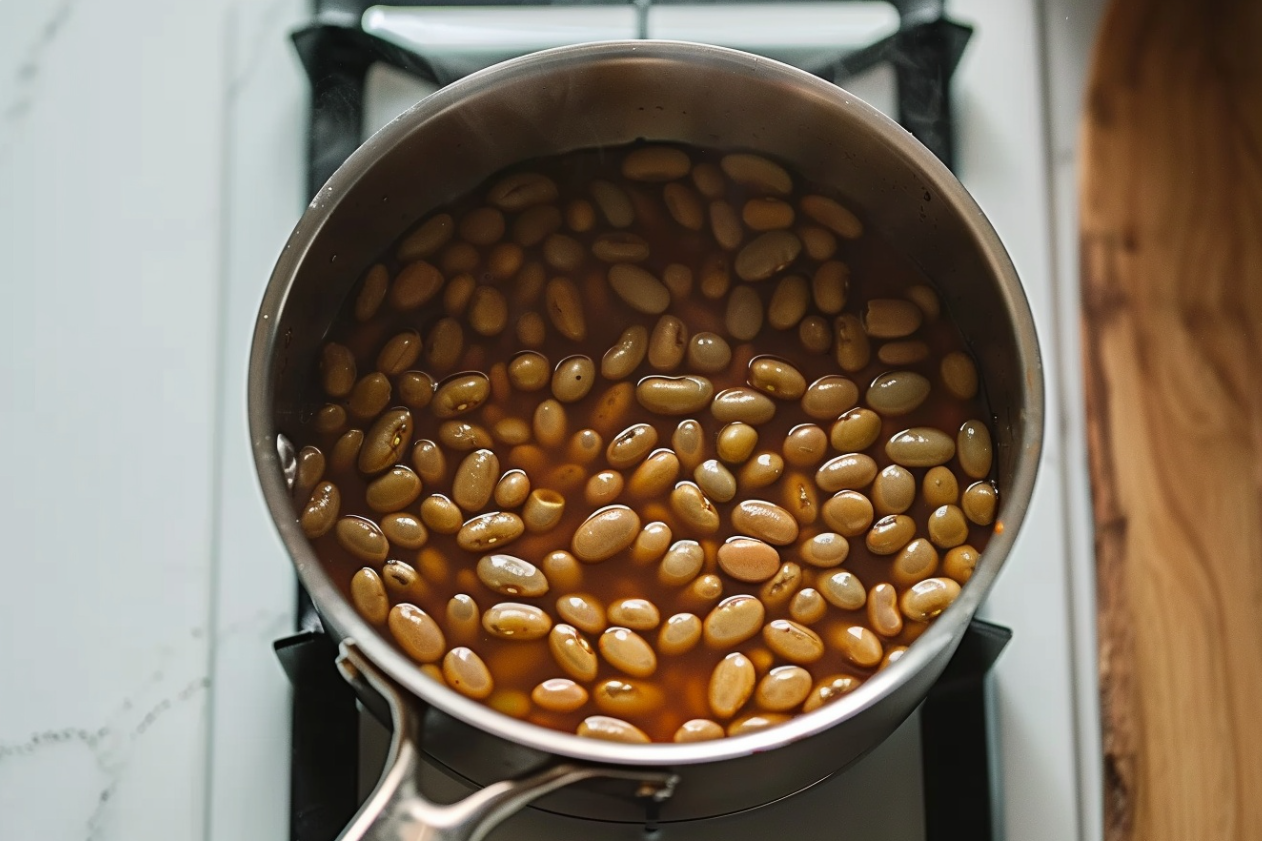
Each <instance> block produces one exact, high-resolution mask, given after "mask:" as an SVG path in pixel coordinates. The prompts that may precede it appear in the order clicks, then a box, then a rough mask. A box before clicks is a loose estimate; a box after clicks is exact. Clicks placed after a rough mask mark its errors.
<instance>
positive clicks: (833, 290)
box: [811, 260, 850, 315]
mask: <svg viewBox="0 0 1262 841" xmlns="http://www.w3.org/2000/svg"><path fill="white" fill-rule="evenodd" d="M849 292H850V267H849V266H847V265H846V264H845V263H843V262H841V261H840V260H828V261H827V262H824V263H821V264H820V266H819V268H817V269H816V270H815V274H814V275H813V276H812V277H811V294H812V297H813V298H814V299H815V306H816V307H817V308H818V309H819V311H820V312H822V313H824V314H825V315H836V314H837V313H839V312H841V311H842V309H843V308H844V307H845V306H846V299H847V296H848V295H849Z"/></svg>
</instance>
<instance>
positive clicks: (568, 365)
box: [552, 355, 596, 403]
mask: <svg viewBox="0 0 1262 841" xmlns="http://www.w3.org/2000/svg"><path fill="white" fill-rule="evenodd" d="M595 384H596V366H595V365H594V364H593V363H592V360H591V358H590V357H587V356H582V355H578V356H567V357H566V358H565V359H562V360H561V361H560V362H558V363H557V367H556V371H555V372H554V373H553V374H552V394H553V396H555V397H556V399H557V400H560V401H561V402H562V403H576V402H578V401H579V400H582V399H583V398H584V397H586V396H587V394H588V392H590V391H591V390H592V386H593V385H595Z"/></svg>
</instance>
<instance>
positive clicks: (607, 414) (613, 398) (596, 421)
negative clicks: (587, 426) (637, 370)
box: [590, 383, 635, 435]
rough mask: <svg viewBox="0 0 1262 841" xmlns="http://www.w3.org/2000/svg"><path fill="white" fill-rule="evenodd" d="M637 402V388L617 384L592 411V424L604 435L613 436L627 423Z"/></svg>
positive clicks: (626, 384)
mask: <svg viewBox="0 0 1262 841" xmlns="http://www.w3.org/2000/svg"><path fill="white" fill-rule="evenodd" d="M634 401H635V386H633V385H631V383H617V384H615V385H612V386H610V387H609V388H608V389H606V390H605V393H604V394H602V395H601V396H600V398H599V399H598V400H597V402H596V408H595V409H593V410H592V413H591V417H590V423H591V425H592V426H593V427H594V428H595V429H596V431H597V432H599V433H600V434H602V435H612V434H613V433H614V432H615V431H616V430H618V429H619V428H621V427H622V426H623V425H624V424H625V423H626V421H627V415H628V414H629V412H630V411H631V404H632V403H633V402H634Z"/></svg>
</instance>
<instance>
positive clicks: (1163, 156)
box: [1080, 0, 1262, 841]
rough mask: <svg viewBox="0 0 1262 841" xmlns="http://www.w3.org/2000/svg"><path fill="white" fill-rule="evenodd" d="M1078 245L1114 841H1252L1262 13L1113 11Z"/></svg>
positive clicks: (1259, 807) (1226, 7) (1261, 414)
mask: <svg viewBox="0 0 1262 841" xmlns="http://www.w3.org/2000/svg"><path fill="white" fill-rule="evenodd" d="M1082 150H1083V167H1082V182H1081V196H1080V198H1081V208H1080V210H1081V216H1080V218H1081V226H1082V230H1081V237H1082V261H1083V265H1082V284H1083V336H1084V347H1083V350H1084V354H1085V364H1086V383H1087V410H1088V437H1089V444H1090V453H1091V478H1092V487H1093V493H1094V514H1095V525H1096V552H1097V573H1098V587H1099V631H1100V676H1101V693H1102V701H1103V716H1104V722H1103V723H1104V750H1105V780H1106V791H1105V798H1106V799H1105V821H1106V825H1105V829H1106V838H1107V839H1109V841H1123V839H1125V840H1126V841H1131V839H1135V841H1166V840H1167V839H1169V841H1192V839H1196V840H1197V841H1201V839H1215V841H1217V840H1218V839H1225V840H1227V841H1246V839H1249V841H1256V839H1262V2H1258V0H1236V1H1235V2H1228V0H1158V1H1157V2H1153V0H1113V2H1112V5H1111V8H1110V9H1109V11H1108V13H1107V15H1106V17H1105V20H1104V23H1103V26H1102V29H1101V33H1100V40H1099V42H1098V44H1097V48H1096V54H1095V61H1094V68H1093V74H1092V78H1091V81H1090V83H1089V87H1088V96H1087V101H1086V114H1085V122H1084V125H1083V144H1082Z"/></svg>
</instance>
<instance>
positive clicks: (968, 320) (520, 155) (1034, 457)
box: [249, 41, 1043, 839]
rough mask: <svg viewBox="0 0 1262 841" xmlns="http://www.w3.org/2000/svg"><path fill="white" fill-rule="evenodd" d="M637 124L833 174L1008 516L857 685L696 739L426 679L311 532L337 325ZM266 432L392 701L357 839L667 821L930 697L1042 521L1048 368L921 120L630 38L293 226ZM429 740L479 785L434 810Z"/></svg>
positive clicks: (260, 342)
mask: <svg viewBox="0 0 1262 841" xmlns="http://www.w3.org/2000/svg"><path fill="white" fill-rule="evenodd" d="M640 138H645V139H649V140H669V141H678V142H682V143H686V144H691V145H694V146H698V147H704V148H718V149H745V150H752V151H758V152H763V153H766V154H769V155H771V156H773V157H775V158H777V159H779V160H781V161H784V162H785V163H787V164H788V165H789V166H790V167H791V168H793V169H794V170H796V171H797V172H799V173H800V174H802V175H803V176H805V177H806V178H808V179H810V180H812V181H817V182H823V183H825V184H830V185H834V186H835V187H836V188H837V189H838V190H839V191H840V193H841V194H842V195H843V196H844V197H845V198H846V199H847V200H849V202H850V204H851V206H853V207H854V208H855V209H856V210H857V211H858V212H859V213H860V215H861V216H863V217H864V219H865V221H866V223H867V224H868V225H869V226H871V227H872V228H875V229H877V230H879V231H881V232H882V233H883V234H884V235H885V236H887V237H888V238H889V239H890V240H891V241H892V242H893V243H894V244H895V245H896V246H897V247H898V248H900V249H901V250H902V251H903V252H904V253H905V254H906V255H908V256H909V257H910V258H911V259H912V260H913V261H914V262H915V263H916V264H917V265H918V266H919V267H920V268H921V269H922V270H923V271H924V272H925V274H926V275H927V276H928V277H929V278H931V279H932V281H933V282H934V283H935V284H936V286H937V289H938V291H939V293H940V295H941V298H942V302H943V305H944V307H945V308H946V309H947V310H949V312H950V314H951V316H952V318H953V319H954V320H955V322H956V323H957V325H958V326H959V329H960V330H961V332H962V333H963V334H964V336H965V339H966V341H967V343H968V344H969V346H970V349H971V350H972V352H973V354H974V356H975V358H976V360H977V362H978V365H979V368H980V371H981V374H982V379H983V382H984V385H985V391H986V397H987V399H988V401H989V405H990V409H991V411H992V413H993V418H992V429H993V437H994V448H995V465H996V469H997V476H996V479H997V484H998V487H999V489H1000V493H1001V497H1000V499H1001V502H1002V504H1001V507H1000V518H999V520H998V522H997V526H996V530H995V534H994V536H993V538H992V539H991V540H990V543H989V544H988V545H987V547H986V549H985V551H984V552H983V553H982V557H981V560H980V562H979V564H978V566H977V569H976V571H975V572H974V574H973V577H972V579H971V580H970V581H969V583H968V584H967V586H965V587H964V589H963V592H962V593H961V595H960V596H959V598H958V599H957V600H956V601H955V603H954V604H952V605H951V606H950V608H948V609H947V610H946V611H945V612H944V613H943V614H942V615H941V616H940V617H938V619H937V620H936V621H935V622H934V623H933V624H932V625H931V626H930V627H929V629H928V630H927V631H926V632H925V633H924V634H923V635H922V636H921V637H920V638H919V639H918V640H917V641H916V642H915V643H914V644H913V645H912V646H911V647H910V648H909V650H908V651H907V652H906V654H905V655H904V656H903V657H902V658H901V659H899V660H898V661H896V662H895V663H894V664H892V665H891V666H889V667H888V668H886V669H884V670H882V671H880V672H879V673H877V674H876V675H874V676H873V677H871V678H870V679H868V680H867V681H866V682H864V683H863V684H862V685H861V686H860V687H859V688H858V689H856V690H855V691H853V692H852V693H850V694H848V695H846V696H844V697H842V698H841V699H839V700H837V701H835V702H833V703H831V704H827V705H825V706H823V707H821V708H820V709H818V710H816V711H814V712H811V713H808V714H805V715H800V716H798V717H796V718H794V719H792V720H790V721H789V722H787V723H785V724H782V725H780V726H778V727H774V728H771V729H768V730H763V731H760V732H755V733H752V734H748V735H744V736H740V737H737V738H729V739H720V740H717V741H712V742H701V743H693V744H622V743H614V742H604V741H596V740H591V739H583V738H580V737H578V736H575V735H572V734H569V733H562V732H558V731H555V730H550V729H545V728H543V727H539V726H536V725H533V724H529V723H527V722H523V721H518V720H515V719H513V718H510V717H508V716H505V715H501V714H500V713H497V712H495V711H494V710H492V709H490V708H489V707H486V706H484V705H482V704H480V703H477V702H475V701H472V700H470V699H468V698H465V697H463V696H461V695H459V694H457V693H455V692H453V691H451V690H449V689H447V688H446V687H445V686H442V685H441V684H439V683H438V682H436V681H434V680H431V679H430V678H428V677H427V676H425V675H424V674H423V673H422V672H421V671H420V669H419V667H418V666H417V664H416V663H414V662H413V661H411V660H410V659H408V658H407V657H406V656H405V655H404V654H403V653H402V652H400V651H399V650H398V649H396V648H395V647H394V646H392V645H391V644H390V642H389V641H388V640H386V639H385V638H383V637H382V636H381V635H379V634H378V632H377V631H376V630H374V629H373V628H372V627H370V626H369V625H368V624H367V623H366V622H364V621H363V620H362V619H360V617H359V616H358V615H357V613H356V612H355V610H354V608H353V607H352V606H351V605H350V604H349V602H348V601H347V600H346V599H344V598H343V596H342V595H341V593H340V592H339V590H338V589H337V587H336V586H335V585H334V583H333V581H332V580H330V578H329V577H328V575H327V574H326V572H325V570H324V568H323V566H322V565H321V564H320V562H319V560H318V559H317V558H316V556H315V554H314V553H313V551H312V549H311V546H310V545H309V543H308V541H307V539H306V537H304V535H303V533H302V531H301V529H300V528H299V525H298V521H297V519H296V515H295V511H294V506H293V503H292V501H291V499H290V493H289V482H291V481H292V477H293V472H294V469H295V466H294V455H293V449H292V447H291V446H290V445H289V443H288V441H286V440H285V439H284V437H283V436H282V435H280V434H279V432H278V430H280V429H283V428H286V427H287V426H291V425H292V424H291V423H290V421H291V420H292V419H293V418H295V417H296V416H297V415H298V414H299V413H301V412H302V411H303V405H302V400H303V395H304V393H305V392H306V389H307V387H308V384H309V382H310V378H311V377H312V376H313V373H314V371H315V369H316V358H317V353H318V351H319V348H320V345H321V342H322V339H323V337H324V334H325V332H326V330H327V329H328V327H329V325H330V324H331V323H332V321H333V319H334V316H335V314H336V313H337V311H338V309H339V307H340V306H341V305H342V303H343V300H344V299H345V298H346V296H347V294H348V292H349V291H350V289H351V287H352V286H353V284H354V283H355V282H356V280H357V279H358V278H359V277H360V276H361V274H362V272H363V271H364V269H366V267H367V266H369V265H371V263H372V262H373V261H374V258H375V257H376V256H377V255H378V254H379V253H380V252H381V251H382V250H383V249H384V248H385V247H386V246H387V245H388V244H390V243H391V242H393V241H394V240H395V239H396V238H397V237H398V236H399V235H400V234H401V233H402V232H403V231H404V230H405V229H407V228H408V227H410V226H411V225H412V224H414V223H415V222H416V220H418V219H419V218H421V217H422V216H423V215H424V214H425V213H426V212H427V211H429V210H430V209H432V208H434V207H435V206H437V205H440V204H443V203H445V202H448V201H450V200H452V199H454V198H456V197H457V196H459V195H460V194H462V193H464V192H466V191H468V190H470V189H472V188H473V187H475V186H476V185H477V184H478V183H480V182H481V181H482V180H483V179H484V178H486V177H487V176H488V175H489V174H491V173H493V172H495V171H497V170H499V169H501V168H503V167H505V166H507V165H509V164H513V163H516V162H518V161H521V160H524V159H528V158H534V157H539V156H545V155H553V154H557V153H560V152H564V151H567V150H572V149H579V148H588V147H597V146H617V145H621V144H625V143H630V142H632V141H635V140H637V139H640ZM249 418H250V432H251V436H252V440H253V449H254V457H255V462H256V466H257V469H258V475H259V480H260V482H261V484H262V488H263V494H264V497H265V498H266V500H267V504H268V507H269V508H270V510H271V514H272V517H273V519H274V520H275V522H276V527H277V529H278V530H279V531H280V534H281V536H282V538H283V539H284V542H285V545H286V547H287V548H288V550H289V553H290V556H291V557H292V559H293V562H294V566H295V567H296V568H297V572H298V577H299V579H300V580H301V582H302V584H303V586H305V587H306V589H307V591H308V592H309V593H310V595H311V598H312V600H313V602H314V603H315V605H316V607H317V609H318V610H319V612H320V615H321V616H322V617H323V619H324V622H325V627H326V628H327V630H328V631H329V632H330V633H331V634H332V635H334V637H335V638H336V639H338V640H340V641H341V651H342V655H341V659H340V661H339V663H340V666H341V668H342V670H343V673H344V674H345V675H346V676H347V678H348V679H349V680H350V681H351V682H352V684H353V685H354V686H355V687H356V689H357V690H358V691H359V692H360V693H361V697H363V698H365V699H366V700H367V701H368V702H369V703H370V704H373V703H376V704H381V702H384V705H383V706H384V707H386V708H388V709H389V714H390V715H391V717H392V719H393V727H394V740H393V744H392V749H391V757H390V761H389V762H388V763H387V768H386V771H385V773H384V775H383V777H382V780H381V782H380V784H379V786H378V789H377V790H376V792H375V793H374V794H373V795H372V797H371V798H370V799H369V800H368V802H367V803H366V804H365V805H364V807H363V809H362V810H361V811H360V813H359V814H358V815H357V816H356V818H355V820H354V822H353V823H352V824H351V826H350V827H349V828H348V829H347V831H346V833H345V835H344V836H343V837H344V838H381V839H404V838H408V839H415V838H443V839H457V838H459V839H464V838H480V837H482V836H483V835H484V834H485V833H486V832H487V831H489V829H490V828H491V827H492V826H494V824H495V823H497V822H498V821H499V820H501V819H502V818H503V817H504V816H505V815H506V814H508V813H509V812H511V811H512V810H513V809H516V808H518V807H520V806H521V805H522V804H524V803H526V802H528V801H530V800H533V799H535V798H538V797H542V798H543V799H542V800H540V801H539V804H538V805H539V806H540V807H541V808H548V809H552V810H555V811H558V812H562V813H565V814H570V815H576V816H582V817H590V818H598V819H601V820H616V821H644V820H645V816H646V810H647V813H648V814H650V815H651V816H654V817H655V819H656V820H659V821H661V822H669V821H675V820H686V819H693V818H700V817H707V816H713V815H719V814H726V813H730V812H733V811H737V810H741V809H747V808H751V807H754V806H758V805H761V804H764V803H767V802H770V801H772V800H775V799H777V798H780V797H783V796H786V795H788V794H791V793H793V792H796V791H799V790H801V789H802V788H804V787H806V786H808V785H810V784H812V783H815V782H817V781H819V780H821V779H823V778H825V777H827V776H828V775H829V774H831V773H833V772H835V771H837V770H838V769H840V768H842V767H844V766H845V765H846V764H848V763H850V762H852V761H854V760H855V759H857V758H858V757H859V756H861V755H862V754H863V753H864V752H866V751H867V750H868V749H870V748H872V747H873V746H875V745H876V744H877V743H879V742H880V741H881V740H882V739H883V738H885V736H887V735H888V734H889V733H891V732H892V731H893V730H894V729H895V728H896V727H897V726H898V725H899V723H901V722H902V721H903V720H904V719H905V718H906V717H907V716H908V715H909V714H910V713H911V712H912V711H913V710H914V709H915V707H916V705H917V704H918V703H919V702H920V701H921V700H922V699H923V698H924V696H925V695H926V693H927V692H928V690H929V688H930V686H931V685H932V684H933V682H934V681H935V679H936V678H937V677H938V675H939V674H940V673H941V671H942V669H943V668H944V667H945V665H946V663H947V661H948V659H949V658H950V657H951V654H952V653H953V652H954V650H955V648H956V646H957V644H958V643H959V641H960V639H961V636H962V634H963V632H964V630H965V628H966V626H967V624H968V622H969V620H970V618H971V617H972V616H973V613H974V612H975V611H976V609H977V607H978V605H979V604H980V603H981V601H982V599H983V598H984V597H985V596H986V593H987V592H988V591H989V589H990V587H991V584H992V582H993V581H994V579H995V576H996V574H997V573H998V572H999V568H1000V567H1001V566H1002V564H1003V562H1004V560H1005V558H1006V557H1007V555H1008V552H1009V550H1010V549H1011V547H1012V543H1013V540H1014V539H1015V538H1016V535H1017V531H1018V528H1019V526H1020V524H1021V521H1022V519H1023V518H1024V515H1025V511H1026V507H1027V505H1028V504H1029V501H1030V494H1031V491H1032V489H1033V484H1034V474H1035V469H1036V465H1037V463H1038V460H1039V451H1040V447H1041V441H1042V429H1043V381H1042V365H1041V363H1040V359H1039V352H1038V347H1037V343H1036V339H1035V333H1034V323H1033V319H1032V317H1031V315H1030V310H1029V306H1028V304H1027V302H1026V299H1025V296H1024V293H1023V291H1022V289H1021V285H1020V282H1019V281H1018V279H1017V276H1016V273H1015V270H1014V269H1013V266H1012V263H1011V261H1010V260H1009V258H1008V256H1007V254H1006V253H1005V251H1004V249H1003V246H1002V245H1001V244H1000V242H999V239H998V237H997V236H996V234H995V232H994V230H993V229H992V228H991V226H990V225H989V223H988V222H987V221H986V218H985V217H984V216H983V215H982V212H981V210H980V209H979V208H978V207H977V205H976V204H975V203H974V202H973V200H972V198H970V197H969V195H968V193H967V192H965V190H964V188H963V187H962V186H961V185H960V184H959V182H958V181H956V179H955V178H954V177H953V176H952V175H951V173H950V172H949V171H948V170H947V169H946V167H944V166H943V165H942V164H941V163H940V162H939V161H938V160H937V159H936V158H934V157H933V155H932V154H931V153H930V152H929V151H928V150H926V149H925V148H924V147H923V146H921V145H920V144H919V143H918V142H917V141H916V140H914V139H913V138H912V137H911V135H909V134H908V133H907V132H906V131H904V130H903V129H902V128H900V127H899V126H898V125H897V124H896V123H894V122H892V121H891V120H889V119H888V118H886V117H885V116H883V115H881V114H880V113H879V112H877V111H876V110H874V109H873V108H871V107H870V106H868V105H866V104H865V103H863V102H862V101H860V100H858V99H856V98H855V97H854V96H852V95H850V94H849V93H847V92H846V91H844V90H842V89H840V88H838V87H836V86H834V85H832V84H829V83H827V82H824V81H821V80H820V79H818V78H815V77H813V76H811V75H809V74H807V73H804V72H802V71H800V70H797V69H794V68H792V67H789V66H786V65H783V64H780V63H777V62H774V61H769V60H767V59H764V58H760V57H757V56H753V55H748V54H745V53H741V52H737V51H734V50H728V49H722V48H718V47H712V46H703V45H698V44H684V43H670V42H645V41H630V42H612V43H602V44H586V45H581V46H576V47H563V48H559V49H555V50H548V51H545V52H540V53H535V54H533V55H529V56H526V57H524V58H520V59H516V60H513V61H508V62H505V63H503V64H500V65H497V66H495V67H492V68H489V69H487V70H485V71H482V72H480V73H476V74H474V75H472V76H469V77H468V78H466V79H464V80H462V81H459V82H456V83H455V84H452V85H450V86H448V87H447V88H444V89H443V90H441V91H439V92H438V93H435V94H434V95H432V96H430V97H428V98H426V99H425V100H423V101H421V102H420V103H418V104H417V105H416V106H414V107H413V108H411V109H410V110H409V111H407V112H406V113H405V114H403V115H402V116H400V117H399V118H398V119H396V120H395V121H394V122H392V123H390V124H389V125H388V126H386V127H385V128H383V129H382V130H381V131H379V132H378V133H377V134H375V135H374V136H373V137H372V138H371V139H369V140H368V141H367V142H366V143H365V144H364V145H363V146H362V147H361V148H360V149H359V150H358V151H356V152H355V153H354V154H353V155H351V157H350V158H349V159H348V160H347V161H346V163H345V164H344V165H343V166H342V167H341V168H340V169H338V171H337V172H336V173H334V175H333V177H332V178H330V179H329V181H328V183H327V184H326V185H325V186H324V187H323V189H321V190H320V192H319V194H318V195H316V197H315V198H314V199H313V200H312V201H311V205H310V207H308V208H307V211H306V212H305V213H304V214H303V216H302V218H301V219H300V220H299V222H298V225H297V227H296V228H295V229H294V232H293V235H292V236H291V237H290V240H289V242H288V243H287V244H286V246H285V249H284V252H283V254H282V255H281V256H280V259H279V260H278V262H277V264H276V268H275V270H274V272H273V274H272V277H271V280H270V282H269V284H268V286H267V291H266V293H265V295H264V298H263V302H262V305H261V308H260V312H259V318H258V322H257V325H256V328H255V334H254V344H253V348H252V351H251V357H250V377H249ZM421 751H424V752H426V753H428V754H429V755H430V757H432V759H433V760H434V761H435V762H436V763H438V764H440V765H441V766H445V767H446V769H448V770H449V771H450V772H451V773H454V774H456V775H458V776H460V777H463V778H465V779H467V780H469V781H471V782H472V783H474V784H475V785H476V786H481V787H483V788H482V789H481V790H480V791H479V792H478V793H476V794H475V795H473V796H472V797H470V798H469V799H467V800H465V801H463V802H462V803H459V804H455V805H450V806H437V805H433V804H429V803H427V802H425V800H424V799H423V798H422V797H421V795H420V793H419V791H418V787H417V781H416V772H417V767H418V762H419V761H420V754H421Z"/></svg>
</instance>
